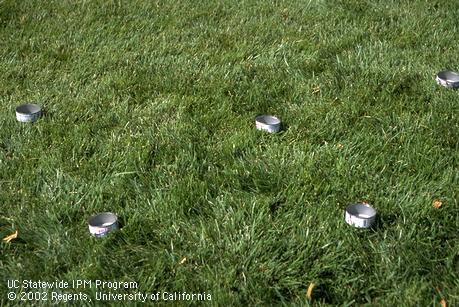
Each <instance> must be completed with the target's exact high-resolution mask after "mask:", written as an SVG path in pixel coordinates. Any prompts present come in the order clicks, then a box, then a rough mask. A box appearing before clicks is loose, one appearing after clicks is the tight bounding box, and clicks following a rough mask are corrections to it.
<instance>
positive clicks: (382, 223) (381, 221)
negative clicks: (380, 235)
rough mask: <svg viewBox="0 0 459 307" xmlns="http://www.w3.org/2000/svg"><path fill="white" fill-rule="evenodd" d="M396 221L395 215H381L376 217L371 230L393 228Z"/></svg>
mask: <svg viewBox="0 0 459 307" xmlns="http://www.w3.org/2000/svg"><path fill="white" fill-rule="evenodd" d="M396 220H397V216H395V215H394V214H389V215H384V217H383V216H382V215H381V214H378V215H376V219H375V222H374V224H373V226H372V227H371V228H370V229H371V230H374V231H380V230H384V229H387V228H389V227H392V226H393V225H394V224H395V223H396Z"/></svg>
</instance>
